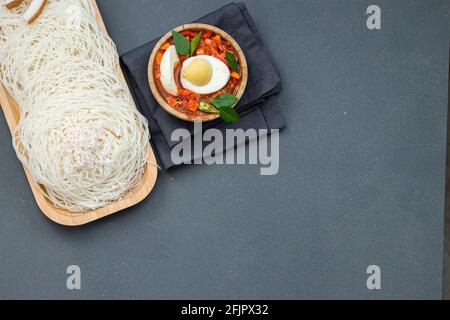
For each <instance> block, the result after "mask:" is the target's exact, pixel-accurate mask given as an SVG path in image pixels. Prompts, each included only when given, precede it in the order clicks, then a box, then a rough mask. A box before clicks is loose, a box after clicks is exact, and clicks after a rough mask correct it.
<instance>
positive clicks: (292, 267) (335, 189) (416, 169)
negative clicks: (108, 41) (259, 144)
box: [0, 0, 450, 299]
mask: <svg viewBox="0 0 450 320" xmlns="http://www.w3.org/2000/svg"><path fill="white" fill-rule="evenodd" d="M373 3H376V4H378V5H379V6H381V8H382V10H383V13H382V30H379V31H369V30H368V29H367V28H366V26H365V19H366V16H365V11H366V8H367V6H368V5H370V4H373ZM223 4H225V2H224V1H220V0H213V1H211V0H208V1H207V0H204V1H189V2H187V1H181V0H180V1H175V0H164V1H143V0H129V1H125V0H108V1H106V0H104V1H99V6H100V9H101V11H102V13H103V17H104V19H105V22H106V25H107V27H108V30H109V32H110V35H111V37H112V38H113V39H114V40H115V41H116V43H117V46H118V50H119V52H120V53H124V52H125V51H127V50H130V49H133V48H134V47H136V46H138V45H140V44H142V43H144V42H146V41H148V40H151V39H153V38H156V37H158V36H159V35H161V34H163V33H165V32H167V30H170V29H171V28H173V27H175V26H177V25H180V24H182V23H185V22H188V21H191V20H193V19H195V18H197V17H198V16H201V15H203V14H205V13H207V12H209V11H211V10H214V9H216V8H218V7H220V6H222V5H223ZM247 5H248V7H249V10H250V12H251V13H252V15H253V16H254V18H255V20H256V24H257V26H258V28H259V29H260V31H261V33H262V35H263V38H264V39H265V41H266V44H267V46H268V47H269V48H270V50H271V52H272V53H273V55H274V58H275V61H276V62H277V63H278V65H279V67H280V69H281V74H282V78H283V80H284V85H285V90H284V92H283V93H282V95H281V97H280V102H281V105H282V107H283V109H284V112H285V115H286V116H287V119H288V128H287V129H286V130H285V131H283V132H282V134H281V147H280V152H281V164H280V172H279V174H278V175H276V176H272V177H262V176H260V175H259V167H257V166H242V165H241V166H238V165H236V166H193V167H186V168H182V169H178V170H175V171H173V172H171V173H164V172H161V173H160V176H159V180H158V182H157V185H156V188H155V189H154V191H153V192H152V194H151V196H150V197H149V198H147V199H146V200H145V201H144V202H143V203H142V204H140V205H138V206H136V207H134V208H132V209H130V210H127V211H125V212H123V213H121V214H116V215H114V216H112V217H110V218H107V219H104V220H101V221H98V222H96V223H93V224H91V225H88V226H84V227H81V228H77V229H70V228H65V227H61V226H58V225H55V224H54V223H52V222H50V221H48V220H47V219H46V218H44V217H43V216H42V215H41V213H40V211H39V209H38V208H37V206H36V204H35V201H34V199H33V196H32V194H31V191H30V188H29V186H28V184H27V181H26V179H25V175H24V174H23V170H22V168H21V165H20V164H19V162H18V160H17V159H16V157H15V154H14V152H13V149H12V147H11V139H10V133H9V131H8V129H7V126H6V123H5V120H4V118H3V117H0V150H1V162H2V166H1V167H0V179H1V181H2V183H1V184H0V203H1V208H2V209H1V218H0V254H1V258H0V259H1V260H0V298H208V299H211V298H255V299H259V298H369V299H372V298H441V293H442V278H443V277H442V274H443V272H442V250H443V220H444V215H443V212H444V183H445V179H444V177H445V176H444V174H445V145H446V139H445V138H446V121H447V120H446V119H447V118H446V116H447V75H448V72H447V70H448V40H449V10H450V8H449V2H448V1H446V0H443V1H406V0H405V1H380V0H377V1H331V0H329V1H317V0H309V1H297V0H290V1H284V0H283V1H282V0H278V1H274V0H270V1H269V0H266V1H260V0H258V1H256V0H252V1H247ZM71 264H76V265H79V266H80V267H81V270H82V290H80V291H69V290H67V289H66V284H65V283H66V277H67V275H66V274H65V270H66V268H67V266H68V265H71ZM371 264H377V265H379V266H380V267H381V270H382V289H381V290H379V291H369V290H368V289H367V288H366V277H367V275H366V268H367V266H368V265H371Z"/></svg>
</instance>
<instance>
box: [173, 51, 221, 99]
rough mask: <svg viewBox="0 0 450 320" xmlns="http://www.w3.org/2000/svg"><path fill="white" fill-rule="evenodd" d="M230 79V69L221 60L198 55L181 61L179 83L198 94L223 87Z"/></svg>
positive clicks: (215, 90) (208, 92) (211, 91)
mask: <svg viewBox="0 0 450 320" xmlns="http://www.w3.org/2000/svg"><path fill="white" fill-rule="evenodd" d="M229 80H230V69H228V66H227V65H226V64H225V63H223V62H222V61H221V60H219V59H217V58H215V57H212V56H208V55H199V56H195V57H191V58H189V59H187V60H185V61H184V62H183V66H182V68H181V74H180V81H181V85H182V86H183V87H184V88H185V89H188V90H190V91H192V92H195V93H198V94H211V93H214V92H217V91H219V90H220V89H222V88H223V87H225V86H226V85H227V83H228V81H229Z"/></svg>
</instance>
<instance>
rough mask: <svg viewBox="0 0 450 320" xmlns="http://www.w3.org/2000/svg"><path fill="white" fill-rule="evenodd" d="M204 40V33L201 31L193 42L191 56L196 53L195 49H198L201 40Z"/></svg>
mask: <svg viewBox="0 0 450 320" xmlns="http://www.w3.org/2000/svg"><path fill="white" fill-rule="evenodd" d="M201 38H202V32H201V31H200V32H199V33H198V34H197V35H196V36H195V37H194V39H192V41H191V56H192V55H193V54H194V53H195V49H197V46H198V43H199V42H200V39H201Z"/></svg>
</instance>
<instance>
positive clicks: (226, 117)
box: [219, 107, 240, 123]
mask: <svg viewBox="0 0 450 320" xmlns="http://www.w3.org/2000/svg"><path fill="white" fill-rule="evenodd" d="M219 111H220V118H221V119H222V120H223V121H225V122H228V123H232V122H237V121H239V119H240V117H239V114H238V113H237V112H236V110H234V109H233V108H231V107H221V108H219Z"/></svg>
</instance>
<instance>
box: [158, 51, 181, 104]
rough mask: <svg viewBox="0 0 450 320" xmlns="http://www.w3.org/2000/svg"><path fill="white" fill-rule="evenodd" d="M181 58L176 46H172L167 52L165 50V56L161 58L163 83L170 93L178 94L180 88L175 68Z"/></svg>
mask: <svg viewBox="0 0 450 320" xmlns="http://www.w3.org/2000/svg"><path fill="white" fill-rule="evenodd" d="M179 61H180V58H179V57H178V54H177V49H176V48H175V46H170V47H169V48H168V49H167V50H166V52H164V55H163V58H162V60H161V65H160V67H159V68H160V71H161V78H160V80H161V84H162V86H163V88H164V90H166V91H167V92H168V93H169V94H171V95H173V96H178V88H177V84H176V82H175V77H174V69H175V66H176V65H177V63H178V62H179Z"/></svg>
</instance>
